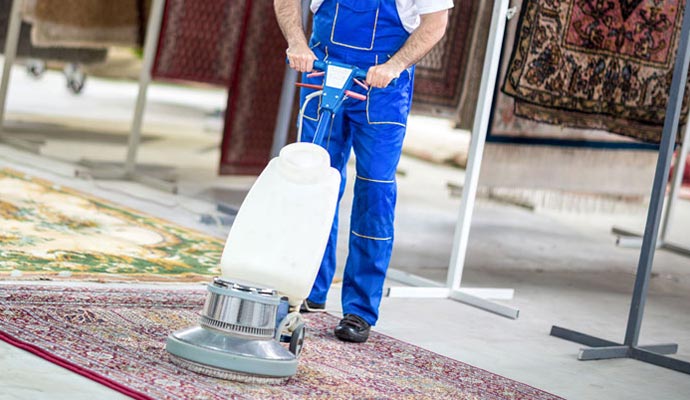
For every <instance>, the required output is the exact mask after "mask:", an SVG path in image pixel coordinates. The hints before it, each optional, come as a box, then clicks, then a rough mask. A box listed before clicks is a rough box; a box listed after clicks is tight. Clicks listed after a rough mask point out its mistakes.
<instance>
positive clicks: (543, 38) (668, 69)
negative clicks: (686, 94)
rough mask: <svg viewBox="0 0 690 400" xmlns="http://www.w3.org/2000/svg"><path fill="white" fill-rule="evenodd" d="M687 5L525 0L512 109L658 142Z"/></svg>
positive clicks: (508, 85)
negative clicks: (514, 104) (514, 105)
mask: <svg viewBox="0 0 690 400" xmlns="http://www.w3.org/2000/svg"><path fill="white" fill-rule="evenodd" d="M683 8H684V2H683V1H682V0H681V1H678V0H671V1H663V2H658V1H635V2H629V1H606V2H595V1H575V0H564V1H558V2H550V1H547V2H544V1H535V0H527V1H524V2H523V6H522V14H521V17H520V27H519V28H518V37H517V39H516V41H515V47H514V50H513V54H512V59H511V61H510V66H509V69H508V73H507V77H506V81H505V85H504V87H503V90H504V91H505V93H507V94H508V95H510V96H513V97H515V98H516V99H517V101H516V107H515V113H516V114H517V115H519V116H524V117H528V118H530V119H534V120H537V121H543V122H549V123H554V124H562V125H565V126H573V127H580V128H595V129H604V130H607V131H610V132H615V133H618V134H623V135H626V136H629V137H633V138H635V139H639V140H644V141H649V142H658V141H659V139H660V134H661V126H662V125H663V121H664V116H665V113H666V103H667V101H668V92H669V86H670V83H671V78H672V74H673V67H674V62H675V54H676V51H677V48H678V41H679V35H680V21H681V19H682V15H683ZM687 109H688V108H687V102H686V104H685V107H684V111H683V121H685V119H687V115H686V114H687Z"/></svg>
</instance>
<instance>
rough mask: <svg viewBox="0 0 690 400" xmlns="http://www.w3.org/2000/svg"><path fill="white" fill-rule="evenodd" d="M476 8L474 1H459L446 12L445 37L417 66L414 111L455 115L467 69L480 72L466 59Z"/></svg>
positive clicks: (468, 53)
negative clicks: (447, 17) (446, 25)
mask: <svg viewBox="0 0 690 400" xmlns="http://www.w3.org/2000/svg"><path fill="white" fill-rule="evenodd" d="M480 8H481V5H480V1H478V0H460V1H457V2H456V4H455V7H454V8H453V9H451V10H450V16H449V20H448V28H447V30H446V34H445V36H444V37H443V39H441V41H440V42H439V43H438V44H437V45H436V46H435V47H434V48H433V49H432V50H431V52H429V54H427V55H426V56H425V57H424V58H423V59H422V60H421V61H420V62H419V63H417V67H416V72H415V77H414V79H415V82H414V83H415V85H414V102H413V106H414V107H415V110H414V111H422V112H424V111H425V110H429V111H431V112H432V113H434V114H435V113H443V114H447V115H453V114H455V113H456V111H457V109H458V107H459V104H460V100H461V97H462V95H463V92H464V87H465V83H466V82H465V75H466V73H467V69H468V68H469V69H471V70H472V72H474V70H477V69H478V70H479V72H481V66H482V65H481V62H476V60H474V59H471V58H470V54H471V51H470V47H471V45H472V40H471V39H472V36H473V35H472V34H473V32H474V30H476V29H477V26H476V21H477V13H478V11H479V9H480ZM488 8H490V7H488ZM477 65H478V66H479V68H477Z"/></svg>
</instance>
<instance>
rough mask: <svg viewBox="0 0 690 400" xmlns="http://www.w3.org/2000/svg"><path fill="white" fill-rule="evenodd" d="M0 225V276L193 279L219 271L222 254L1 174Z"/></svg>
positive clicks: (208, 241)
mask: <svg viewBox="0 0 690 400" xmlns="http://www.w3.org/2000/svg"><path fill="white" fill-rule="evenodd" d="M0 226H2V229H1V230H0V277H2V278H7V277H9V276H10V275H11V273H12V272H13V271H22V273H23V277H26V276H27V275H29V276H43V277H46V276H47V277H54V276H56V275H58V273H61V272H62V273H63V274H64V273H65V272H69V273H70V274H71V275H72V276H73V277H77V278H79V277H84V278H90V277H95V278H101V279H139V280H179V281H187V280H199V279H206V278H205V277H208V276H212V275H214V274H218V272H219V268H218V263H219V261H220V255H221V252H222V249H223V242H222V241H220V240H218V239H215V238H212V237H209V236H206V235H202V234H200V233H197V232H195V231H192V230H189V229H185V228H182V227H179V226H176V225H173V224H171V223H168V222H166V221H163V220H159V219H156V218H152V217H150V216H146V215H144V214H141V213H138V212H136V211H133V210H130V209H126V208H124V207H120V206H118V205H115V204H113V203H109V202H107V201H105V200H101V199H97V198H95V197H91V196H88V195H85V194H83V193H79V192H77V191H73V190H70V189H67V188H63V187H58V186H55V185H53V184H52V183H50V182H48V181H44V180H41V179H36V178H31V177H26V176H24V175H22V174H20V173H17V172H13V171H11V170H7V169H2V170H0ZM15 274H16V272H15Z"/></svg>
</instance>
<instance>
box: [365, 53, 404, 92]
mask: <svg viewBox="0 0 690 400" xmlns="http://www.w3.org/2000/svg"><path fill="white" fill-rule="evenodd" d="M404 70H405V66H404V65H402V64H400V63H399V62H396V61H393V60H392V59H391V60H388V62H386V63H384V64H381V65H375V66H373V67H371V68H369V71H368V72H367V84H368V85H369V86H371V87H375V88H385V87H386V86H388V84H389V83H391V81H392V80H393V79H396V78H398V77H399V76H400V74H401V73H402V72H403V71H404Z"/></svg>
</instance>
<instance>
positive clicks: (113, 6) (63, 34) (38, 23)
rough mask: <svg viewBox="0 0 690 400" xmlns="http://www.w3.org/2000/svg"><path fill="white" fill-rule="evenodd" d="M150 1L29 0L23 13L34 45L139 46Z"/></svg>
mask: <svg viewBox="0 0 690 400" xmlns="http://www.w3.org/2000/svg"><path fill="white" fill-rule="evenodd" d="M150 1H151V0H118V1H112V0H30V1H25V2H24V3H23V5H22V6H23V8H22V13H23V18H24V19H25V20H27V21H28V22H30V23H31V24H32V30H31V39H32V42H33V44H34V45H36V46H42V47H56V46H57V47H95V48H103V47H109V46H141V45H142V44H143V39H144V32H145V26H146V22H147V17H148V8H149V7H150Z"/></svg>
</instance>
